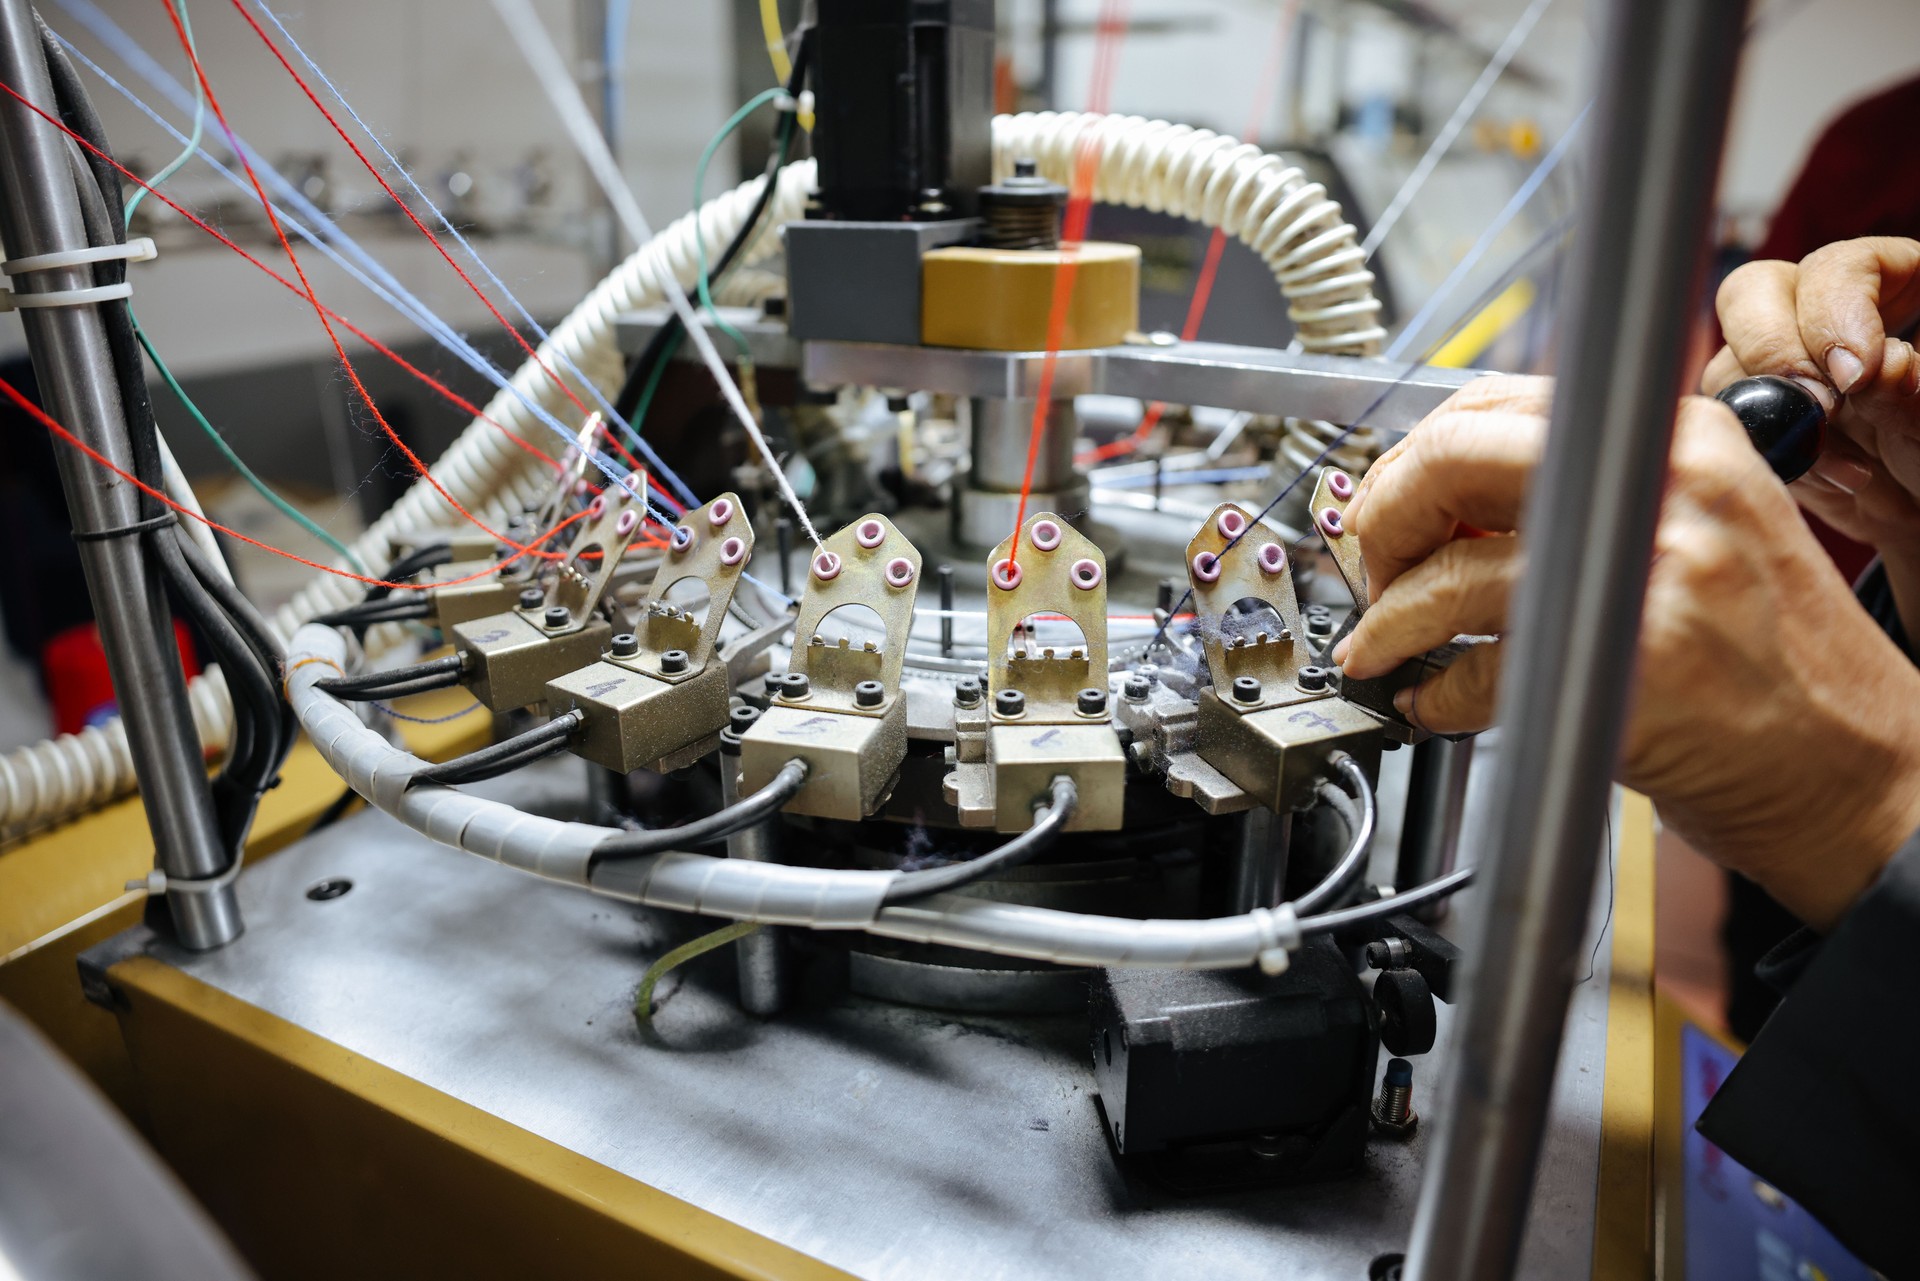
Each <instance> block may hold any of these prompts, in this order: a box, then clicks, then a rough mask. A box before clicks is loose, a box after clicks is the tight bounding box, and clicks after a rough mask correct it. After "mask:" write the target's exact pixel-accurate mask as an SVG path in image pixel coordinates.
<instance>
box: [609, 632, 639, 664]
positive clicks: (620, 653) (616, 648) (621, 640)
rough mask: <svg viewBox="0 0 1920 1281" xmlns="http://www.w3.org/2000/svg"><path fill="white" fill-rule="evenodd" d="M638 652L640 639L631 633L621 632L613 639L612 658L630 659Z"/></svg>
mask: <svg viewBox="0 0 1920 1281" xmlns="http://www.w3.org/2000/svg"><path fill="white" fill-rule="evenodd" d="M639 652H640V638H639V637H638V636H635V635H634V634H633V633H632V632H621V633H619V634H618V635H616V636H615V637H614V638H613V656H614V657H615V658H632V657H633V656H634V655H635V654H638V653H639Z"/></svg>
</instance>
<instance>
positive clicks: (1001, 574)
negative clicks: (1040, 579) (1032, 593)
mask: <svg viewBox="0 0 1920 1281" xmlns="http://www.w3.org/2000/svg"><path fill="white" fill-rule="evenodd" d="M991 577H992V579H993V585H994V586H995V587H998V588H999V589H1000V590H1001V591H1003V592H1010V591H1012V590H1013V589H1014V588H1016V587H1018V586H1019V585H1020V580H1021V579H1022V578H1025V577H1026V571H1024V570H1022V569H1021V568H1020V566H1019V565H1017V564H1015V563H1014V562H1013V561H1011V560H996V561H995V562H993V573H992V575H991Z"/></svg>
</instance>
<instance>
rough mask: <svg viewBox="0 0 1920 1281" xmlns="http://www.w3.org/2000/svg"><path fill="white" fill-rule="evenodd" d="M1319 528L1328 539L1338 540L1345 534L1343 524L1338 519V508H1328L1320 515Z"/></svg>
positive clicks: (1345, 528) (1345, 529)
mask: <svg viewBox="0 0 1920 1281" xmlns="http://www.w3.org/2000/svg"><path fill="white" fill-rule="evenodd" d="M1320 528H1321V530H1322V531H1323V532H1325V534H1326V536H1327V537H1328V538H1338V537H1340V535H1342V534H1344V533H1346V532H1347V526H1346V524H1345V522H1343V521H1342V520H1341V519H1340V509H1339V508H1338V507H1328V508H1326V509H1325V510H1323V511H1322V512H1321V513H1320Z"/></svg>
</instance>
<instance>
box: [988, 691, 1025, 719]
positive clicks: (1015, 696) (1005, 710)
mask: <svg viewBox="0 0 1920 1281" xmlns="http://www.w3.org/2000/svg"><path fill="white" fill-rule="evenodd" d="M993 710H994V713H995V714H996V715H999V716H1025V715H1026V714H1027V696H1026V695H1025V694H1022V693H1021V692H1020V691H1019V690H1017V689H1003V690H1001V691H1000V692H999V693H998V694H995V695H994V696H993Z"/></svg>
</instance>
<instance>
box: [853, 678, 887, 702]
mask: <svg viewBox="0 0 1920 1281" xmlns="http://www.w3.org/2000/svg"><path fill="white" fill-rule="evenodd" d="M886 701H887V687H886V686H885V685H882V684H881V683H880V682H879V681H861V682H860V683H859V684H858V685H855V686H854V687H853V705H854V706H855V707H878V706H880V704H882V703H884V702H886Z"/></svg>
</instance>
